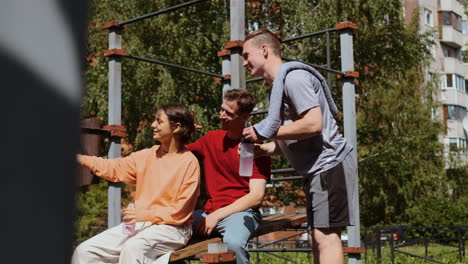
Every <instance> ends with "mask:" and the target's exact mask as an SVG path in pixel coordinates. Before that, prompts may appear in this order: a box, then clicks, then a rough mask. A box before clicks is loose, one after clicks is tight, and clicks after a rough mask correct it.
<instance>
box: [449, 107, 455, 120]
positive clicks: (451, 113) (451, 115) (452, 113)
mask: <svg viewBox="0 0 468 264" xmlns="http://www.w3.org/2000/svg"><path fill="white" fill-rule="evenodd" d="M447 107H448V119H449V120H455V119H456V118H457V117H456V116H457V115H456V114H455V109H456V108H455V106H454V105H448V106H447Z"/></svg>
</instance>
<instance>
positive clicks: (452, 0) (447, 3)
mask: <svg viewBox="0 0 468 264" xmlns="http://www.w3.org/2000/svg"><path fill="white" fill-rule="evenodd" d="M439 10H440V11H452V12H454V13H457V14H458V15H460V16H462V15H463V13H464V12H465V10H464V8H463V5H462V4H461V3H460V2H458V1H457V0H442V1H440V9H439Z"/></svg>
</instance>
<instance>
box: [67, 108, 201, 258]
mask: <svg viewBox="0 0 468 264" xmlns="http://www.w3.org/2000/svg"><path fill="white" fill-rule="evenodd" d="M151 127H152V129H153V138H154V139H155V140H157V141H159V142H160V143H161V144H160V145H154V146H153V147H151V148H149V149H144V150H140V151H137V152H134V153H132V154H130V155H129V156H127V157H125V158H117V159H112V160H107V159H103V158H98V157H91V156H84V155H78V158H77V159H78V163H79V164H80V165H82V166H84V167H86V168H89V169H90V170H91V171H92V172H93V173H94V174H95V175H97V176H99V177H102V178H104V179H106V180H109V181H112V182H125V183H130V184H136V195H135V206H134V208H127V209H124V210H122V211H123V221H124V222H123V223H122V224H120V225H119V226H116V227H113V228H110V229H108V230H106V231H104V232H102V233H100V234H98V235H96V236H94V237H92V238H90V239H88V240H86V241H85V242H83V243H82V244H80V245H79V246H78V247H77V248H76V250H75V252H74V254H73V257H72V264H81V263H83V264H84V263H86V264H88V263H146V262H147V261H148V260H154V259H156V258H158V257H159V256H161V255H163V254H164V253H166V252H169V251H174V250H177V249H178V248H180V247H182V246H184V245H185V244H186V243H187V241H188V240H189V239H190V237H191V235H192V230H191V226H190V223H191V222H192V212H193V210H194V208H195V204H196V201H197V198H198V195H199V181H200V167H199V164H198V161H197V158H196V157H195V156H194V155H193V154H192V153H191V152H190V151H188V150H187V149H186V148H185V147H184V144H185V143H187V141H188V140H189V139H190V136H191V134H192V133H193V131H194V122H193V116H192V113H191V112H190V111H188V109H187V108H186V107H184V106H182V105H178V104H168V105H164V106H162V107H161V108H160V109H159V110H158V111H157V113H156V118H155V121H154V122H153V124H152V125H151ZM125 224H127V225H133V224H135V232H134V233H133V234H125V232H123V228H124V226H123V225H125Z"/></svg>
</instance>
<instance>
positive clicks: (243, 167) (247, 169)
mask: <svg viewBox="0 0 468 264" xmlns="http://www.w3.org/2000/svg"><path fill="white" fill-rule="evenodd" d="M240 147H241V151H240V163H239V175H240V176H244V177H250V176H252V170H253V161H254V143H253V142H250V141H248V140H246V139H245V138H241V146H240Z"/></svg>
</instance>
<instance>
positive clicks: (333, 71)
mask: <svg viewBox="0 0 468 264" xmlns="http://www.w3.org/2000/svg"><path fill="white" fill-rule="evenodd" d="M281 59H283V60H285V61H297V62H302V63H304V64H307V65H309V66H312V67H314V68H317V69H320V70H324V71H327V72H331V73H336V74H339V75H342V76H345V75H346V73H344V72H341V71H337V70H333V69H329V68H326V67H323V66H320V65H315V64H312V63H308V62H303V61H300V60H296V59H291V58H287V57H281Z"/></svg>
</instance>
